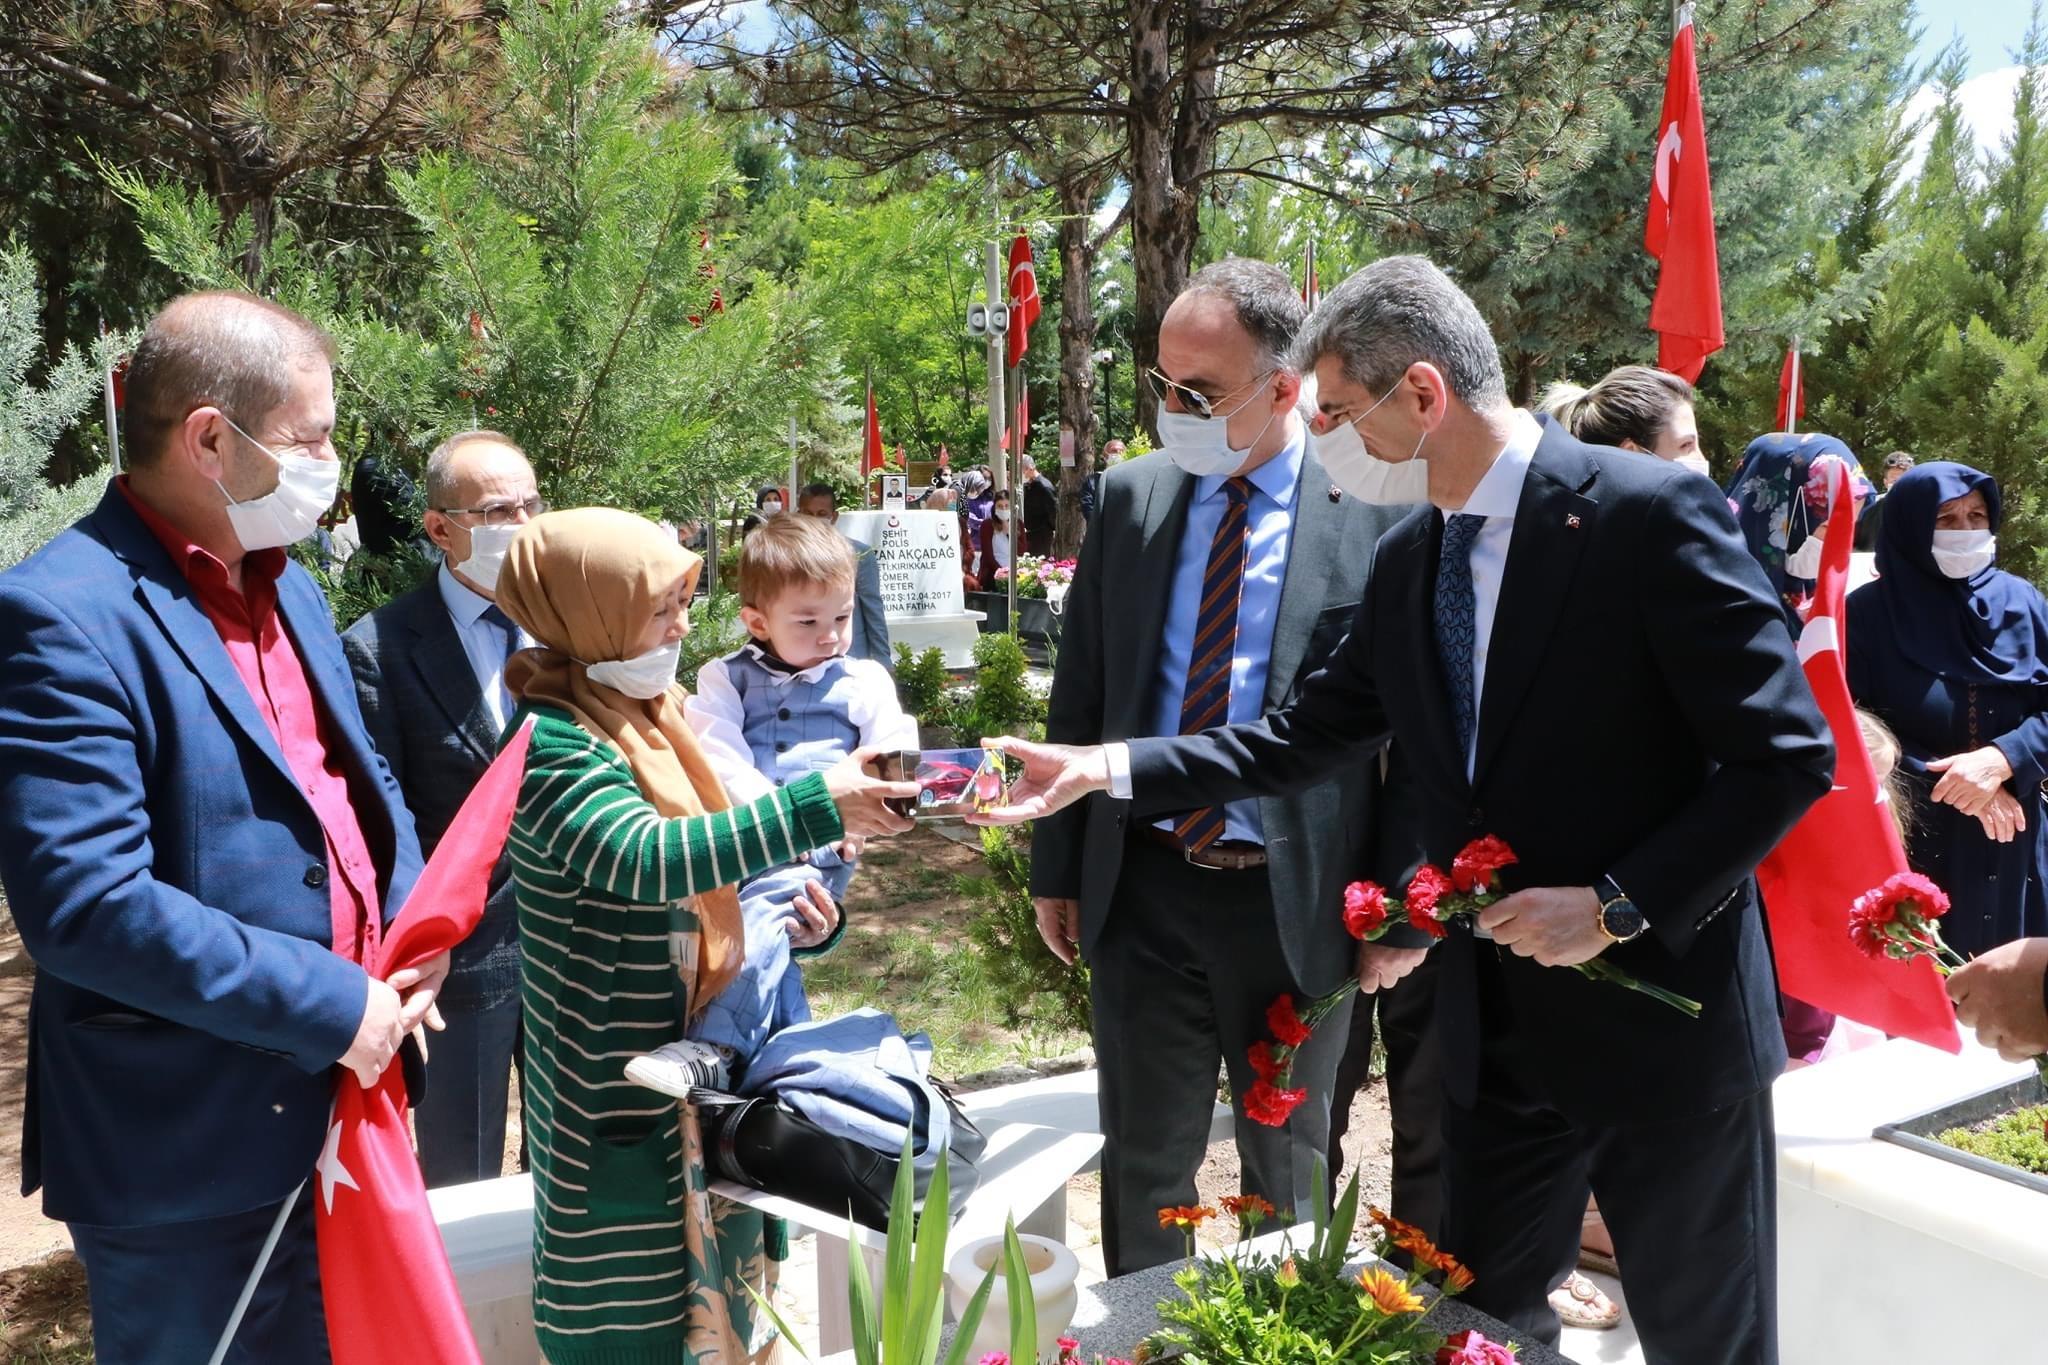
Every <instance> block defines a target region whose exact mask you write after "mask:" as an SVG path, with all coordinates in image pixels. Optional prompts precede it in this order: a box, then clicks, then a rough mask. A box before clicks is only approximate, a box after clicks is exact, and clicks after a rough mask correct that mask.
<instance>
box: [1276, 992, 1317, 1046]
mask: <svg viewBox="0 0 2048 1365" xmlns="http://www.w3.org/2000/svg"><path fill="white" fill-rule="evenodd" d="M1266 1027H1267V1028H1269V1029H1271V1030H1273V1037H1274V1038H1275V1039H1276V1040H1278V1041H1279V1042H1280V1043H1282V1044H1284V1045H1286V1046H1287V1047H1300V1046H1301V1045H1302V1044H1303V1043H1305V1042H1307V1041H1308V1040H1309V1027H1308V1025H1307V1024H1304V1023H1302V1022H1301V1016H1300V1015H1299V1014H1296V1013H1295V1012H1294V997H1293V996H1292V995H1281V996H1277V997H1275V999H1274V1001H1273V1003H1272V1004H1270V1005H1268V1006H1266Z"/></svg>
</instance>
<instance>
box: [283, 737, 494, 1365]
mask: <svg viewBox="0 0 2048 1365" xmlns="http://www.w3.org/2000/svg"><path fill="white" fill-rule="evenodd" d="M532 728H533V727H532V724H531V722H529V723H527V724H526V725H522V726H521V727H520V729H519V732H518V733H517V734H516V735H514V736H513V737H512V741H511V742H510V743H509V744H507V745H506V746H505V748H504V750H503V752H501V753H500V754H499V755H498V757H497V758H496V759H495V760H494V761H493V762H492V763H491V766H490V767H489V768H488V769H487V770H486V771H485V772H484V775H483V777H482V779H481V780H479V781H478V783H477V785H476V788H475V790H473V791H471V792H470V794H469V799H468V800H466V801H464V802H463V803H462V809H461V810H460V811H458V812H457V813H456V816H455V820H454V822H453V823H452V824H450V825H449V826H448V832H447V833H446V834H445V835H443V836H442V838H441V842H440V844H439V845H437V846H436V847H435V849H434V856H433V857H432V858H430V859H428V860H427V865H426V868H425V869H424V870H423V871H422V872H421V873H420V878H419V880H418V881H417V882H416V883H414V885H413V890H412V895H411V896H410V897H408V898H407V900H406V903H405V909H404V910H403V911H402V912H400V914H399V916H398V920H397V922H396V923H395V924H394V925H393V926H392V930H391V934H390V937H389V938H387V939H385V940H384V941H383V942H381V943H379V944H378V945H377V946H376V948H375V949H374V950H373V951H374V953H375V957H374V959H373V961H371V962H369V963H365V964H364V965H365V967H366V968H368V970H369V972H370V974H371V975H372V976H374V977H377V978H378V979H380V980H382V979H383V978H385V977H388V976H390V975H391V974H392V973H393V972H397V971H403V970H404V969H405V968H407V967H417V966H418V965H419V964H420V963H422V962H425V961H426V960H427V959H429V958H432V957H436V956H438V955H439V954H441V953H444V952H446V951H448V950H449V949H450V948H453V947H454V946H455V945H456V944H458V943H460V942H462V940H463V939H465V938H468V937H469V935H470V933H471V932H472V931H473V930H475V928H476V926H477V922H478V921H479V920H481V919H482V918H483V913H484V901H485V899H486V898H487V897H488V896H489V894H490V885H491V871H492V869H493V868H495V867H496V866H497V863H498V855H499V854H500V853H501V852H502V851H503V850H504V847H505V833H506V831H507V830H508V829H510V828H511V825H512V808H513V806H514V804H515V803H516V802H517V800H518V797H519V783H520V778H521V777H522V776H523V775H524V773H525V771H526V746H527V742H528V740H529V738H530V735H531V732H532ZM408 1104H409V1101H408V1099H407V1097H406V1093H405V1073H404V1069H403V1068H402V1067H397V1066H393V1067H389V1068H387V1069H386V1070H385V1072H384V1074H383V1076H382V1077H381V1078H379V1080H378V1082H377V1084H376V1085H374V1086H372V1087H371V1088H370V1089H368V1090H365V1089H363V1087H362V1085H361V1084H360V1083H359V1082H358V1081H357V1080H356V1077H355V1074H354V1073H353V1072H350V1071H346V1070H344V1071H342V1072H341V1074H340V1076H339V1077H338V1079H337V1080H336V1082H335V1096H334V1113H333V1115H332V1117H331V1118H330V1119H329V1120H328V1127H327V1145H326V1146H325V1147H324V1148H323V1149H322V1150H321V1153H320V1162H319V1165H318V1166H316V1167H315V1168H314V1171H313V1178H312V1184H313V1189H312V1191H311V1193H312V1198H313V1219H314V1227H315V1230H316V1232H317V1235H318V1237H319V1245H320V1293H321V1296H322V1298H323V1299H324V1300H325V1303H326V1310H327V1341H328V1347H329V1349H330V1351H331V1352H332V1354H333V1358H334V1365H383V1362H386V1361H390V1360H394V1359H401V1358H402V1359H404V1360H406V1361H407V1362H409V1363H410V1365H480V1361H481V1357H480V1356H479V1355H478V1354H477V1347H476V1341H475V1339H474V1338H473V1337H472V1336H471V1335H470V1330H469V1319H468V1318H467V1317H466V1316H464V1314H463V1311H462V1299H461V1296H460V1295H459V1294H457V1292H456V1289H455V1274H454V1272H453V1271H452V1270H450V1269H449V1268H448V1253H447V1250H446V1248H444V1247H443V1246H442V1245H441V1230H440V1229H439V1228H438V1227H436V1226H435V1224H434V1215H433V1212H432V1210H431V1209H429V1208H428V1206H427V1189H426V1185H425V1183H424V1182H423V1181H422V1180H421V1178H420V1168H419V1162H418V1161H417V1160H416V1159H415V1158H414V1156H413V1152H412V1139H411V1136H410V1135H409V1134H408V1133H407V1131H406V1126H405V1111H406V1108H407V1106H408Z"/></svg>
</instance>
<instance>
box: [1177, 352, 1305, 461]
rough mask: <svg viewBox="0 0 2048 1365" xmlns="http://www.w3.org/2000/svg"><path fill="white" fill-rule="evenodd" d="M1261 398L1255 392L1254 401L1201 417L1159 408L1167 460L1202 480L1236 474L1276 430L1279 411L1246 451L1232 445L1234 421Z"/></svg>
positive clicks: (1268, 417) (1270, 416)
mask: <svg viewBox="0 0 2048 1365" xmlns="http://www.w3.org/2000/svg"><path fill="white" fill-rule="evenodd" d="M1273 374H1274V371H1271V370H1268V371H1267V372H1266V373H1265V374H1262V375H1260V376H1259V381H1258V382H1259V383H1261V384H1263V383H1265V381H1266V380H1268V379H1271V378H1272V377H1273ZM1257 397H1258V394H1257V393H1256V392H1254V393H1253V394H1252V396H1251V398H1247V399H1245V400H1244V402H1242V403H1239V404H1238V405H1237V406H1236V407H1234V408H1232V409H1231V410H1230V411H1229V412H1219V413H1215V414H1214V415H1212V416H1209V417H1197V416H1195V414H1193V413H1192V412H1171V411H1169V410H1167V409H1166V408H1161V409H1159V412H1158V418H1159V441H1160V444H1161V445H1163V446H1165V447H1166V458H1167V459H1169V460H1172V461H1173V462H1174V463H1175V464H1177V465H1179V466H1180V467H1181V468H1182V469H1185V470H1186V471H1187V472H1188V473H1190V474H1192V475H1194V476H1195V477H1196V478H1198V479H1200V478H1207V477H1209V476H1211V475H1213V476H1215V477H1217V478H1223V477H1225V476H1227V475H1231V474H1235V473H1236V472H1237V471H1238V470H1239V469H1240V468H1241V467H1242V466H1243V465H1244V462H1245V460H1246V458H1247V457H1248V456H1250V455H1251V453H1252V447H1253V446H1256V445H1258V443H1259V442H1260V441H1263V440H1264V439H1266V432H1267V431H1269V430H1270V429H1271V428H1272V426H1273V419H1274V418H1275V417H1277V416H1279V413H1278V412H1277V411H1276V412H1270V413H1268V414H1267V415H1266V425H1265V426H1262V427H1260V428H1259V434H1258V435H1256V436H1254V437H1252V439H1251V443H1250V444H1249V445H1246V446H1245V447H1244V448H1243V449H1242V450H1240V449H1237V448H1236V447H1234V446H1232V445H1231V444H1230V419H1231V418H1233V417H1235V416H1237V414H1239V413H1240V412H1243V411H1244V410H1245V408H1246V406H1247V405H1249V404H1250V403H1251V402H1252V399H1254V398H1257Z"/></svg>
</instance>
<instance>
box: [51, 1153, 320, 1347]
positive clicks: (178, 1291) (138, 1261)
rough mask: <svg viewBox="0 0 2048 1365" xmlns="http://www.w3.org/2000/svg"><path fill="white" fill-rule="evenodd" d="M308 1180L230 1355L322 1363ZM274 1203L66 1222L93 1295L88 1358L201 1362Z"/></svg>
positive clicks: (252, 1262)
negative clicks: (123, 1222)
mask: <svg viewBox="0 0 2048 1365" xmlns="http://www.w3.org/2000/svg"><path fill="white" fill-rule="evenodd" d="M317 1194H318V1192H317V1190H314V1189H305V1190H301V1191H300V1192H299V1198H298V1202H297V1203H296V1204H295V1205H294V1206H293V1209H292V1214H291V1217H290V1218H289V1219H288V1220H287V1221H286V1223H285V1229H284V1235H283V1236H282V1237H280V1238H279V1239H278V1243H277V1250H276V1251H275V1252H273V1253H272V1255H271V1258H270V1263H269V1265H268V1266H267V1267H266V1268H265V1269H264V1272H263V1278H262V1279H261V1280H260V1281H258V1283H257V1286H256V1294H255V1297H254V1298H252V1299H251V1300H250V1301H249V1311H248V1312H247V1313H246V1314H244V1315H243V1317H242V1325H241V1327H240V1329H238V1330H237V1331H236V1333H235V1340H234V1345H233V1346H232V1347H231V1348H230V1349H229V1351H228V1355H227V1359H228V1362H229V1365H280V1362H284V1361H290V1362H292V1365H324V1362H325V1361H326V1360H327V1358H328V1356H327V1317H326V1314H325V1313H324V1312H322V1311H321V1302H320V1264H319V1256H318V1252H317V1250H316V1248H315V1246H314V1241H313V1201H314V1199H315V1198H316V1197H317ZM276 1217H277V1205H275V1204H271V1205H268V1206H266V1207H264V1208H260V1209H252V1210H251V1211H249V1212H248V1213H237V1214H230V1215H228V1216H227V1217H224V1218H206V1219H201V1220H199V1221H197V1222H191V1223H165V1224H160V1225H158V1226H156V1227H146V1228H98V1227H89V1226H87V1225H85V1224H83V1223H72V1224H71V1225H70V1228H71V1244H72V1246H73V1247H74V1248H76V1250H77V1252H78V1259H79V1260H80V1261H81V1262H82V1263H83V1264H84V1266H85V1282H86V1291H87V1293H88V1295H89V1296H90V1298H91V1300H92V1347H93V1359H94V1360H96V1361H98V1362H99V1365H168V1363H169V1362H172V1361H176V1362H187V1361H190V1362H193V1365H204V1362H205V1361H207V1360H208V1359H210V1358H211V1357H212V1355H213V1348H214V1346H215V1344H216V1343H217V1342H219V1340H220V1335H221V1333H222V1331H224V1330H225V1329H226V1327H227V1324H228V1315H229V1313H231V1312H232V1311H233V1310H234V1306H235V1300H236V1298H237V1297H238V1296H240V1294H241V1292H242V1285H243V1282H244V1281H246V1280H247V1279H248V1278H249V1272H250V1271H251V1270H253V1269H254V1268H255V1266H256V1256H257V1253H258V1252H259V1251H261V1250H262V1247H263V1239H264V1237H265V1236H267V1235H268V1234H269V1232H270V1225H271V1223H272V1221H273V1220H275V1218H276Z"/></svg>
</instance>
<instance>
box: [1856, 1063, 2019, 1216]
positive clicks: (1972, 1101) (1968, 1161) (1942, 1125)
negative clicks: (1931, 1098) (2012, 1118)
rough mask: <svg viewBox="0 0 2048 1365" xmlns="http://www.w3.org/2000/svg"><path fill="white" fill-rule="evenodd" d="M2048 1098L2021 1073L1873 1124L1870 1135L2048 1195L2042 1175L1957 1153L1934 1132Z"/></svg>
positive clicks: (1965, 1124) (2006, 1112)
mask: <svg viewBox="0 0 2048 1365" xmlns="http://www.w3.org/2000/svg"><path fill="white" fill-rule="evenodd" d="M2044 1099H2048V1086H2044V1085H2043V1084H2042V1082H2041V1077H2040V1075H2039V1074H2038V1073H2036V1074H2034V1075H2031V1076H2023V1077H2021V1078H2020V1079H2019V1080H2017V1081H2013V1082H2010V1083H2009V1084H2006V1085H1993V1086H1987V1087H1986V1088H1984V1089H1983V1090H1980V1091H1978V1092H1977V1093H1976V1094H1974V1095H1971V1096H1969V1097H1968V1098H1967V1099H1962V1100H1958V1101H1956V1102H1955V1103H1954V1104H1944V1105H1942V1106H1941V1107H1940V1108H1938V1109H1930V1110H1928V1111H1927V1112H1926V1113H1924V1114H1915V1115H1914V1116H1913V1117H1911V1118H1909V1119H1902V1120H1901V1121H1899V1122H1897V1123H1887V1124H1884V1125H1882V1126H1881V1127H1879V1128H1878V1130H1877V1133H1876V1136H1877V1138H1878V1140H1879V1141H1881V1142H1894V1143H1897V1144H1898V1145H1899V1146H1901V1147H1905V1148H1907V1149H1909V1150H1911V1151H1915V1152H1919V1153H1921V1154H1923V1155H1925V1156H1931V1157H1933V1158H1934V1159H1935V1160H1937V1161H1949V1162H1953V1163H1955V1164H1956V1165H1958V1166H1961V1167H1962V1168H1963V1169H1965V1170H1969V1171H1975V1172H1977V1173H1978V1174H1980V1175H1988V1176H1991V1177H1992V1178H1994V1179H1997V1180H2010V1181H2011V1182H2012V1183H2013V1184H2015V1185H2020V1186H2024V1187H2025V1188H2027V1189H2030V1190H2033V1191H2035V1192H2036V1193H2038V1194H2048V1175H2040V1174H2037V1173H2036V1172H2033V1171H2023V1170H2021V1169H2020V1168H2019V1167H2017V1166H2008V1165H2006V1164H2005V1163H2004V1162H2002V1161H1993V1160H1991V1159H1990V1158H1989V1157H1983V1156H1979V1155H1977V1154H1976V1153H1975V1152H1965V1151H1960V1150H1958V1149H1956V1148H1954V1147H1951V1146H1949V1145H1948V1144H1947V1143H1945V1142H1943V1141H1941V1139H1940V1137H1939V1135H1940V1134H1942V1133H1945V1132H1947V1131H1948V1130H1949V1129H1951V1128H1970V1127H1974V1126H1975V1125H1977V1124H1979V1123H1982V1122H1984V1121H1985V1120H1986V1119H1995V1118H2000V1117H2002V1116H2004V1115H2006V1114H2009V1113H2011V1112H2012V1111H2013V1110H2015V1109H2025V1108H2028V1107H2030V1106H2032V1105H2037V1104H2040V1103H2042V1102H2043V1100H2044Z"/></svg>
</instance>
